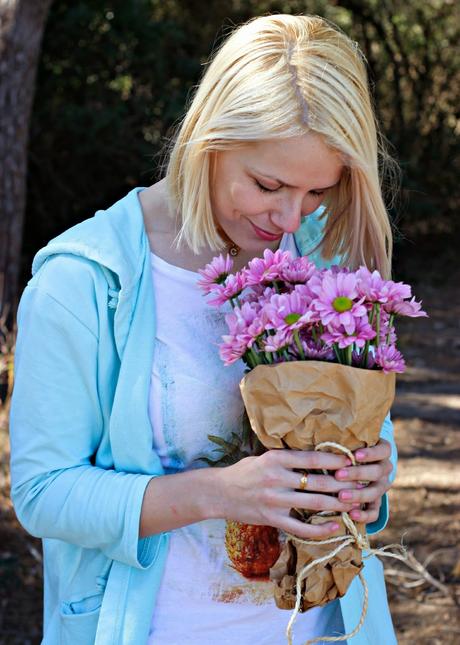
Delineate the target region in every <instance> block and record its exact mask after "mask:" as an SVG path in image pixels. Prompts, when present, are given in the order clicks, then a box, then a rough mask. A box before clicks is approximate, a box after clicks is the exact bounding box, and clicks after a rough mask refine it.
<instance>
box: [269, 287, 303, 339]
mask: <svg viewBox="0 0 460 645" xmlns="http://www.w3.org/2000/svg"><path fill="white" fill-rule="evenodd" d="M263 314H264V316H265V318H266V321H267V322H266V327H265V328H266V329H276V330H284V329H292V330H295V329H301V328H302V327H304V326H305V325H307V324H308V323H309V322H311V321H312V320H313V319H314V318H315V312H314V311H312V310H311V309H310V308H309V301H308V298H306V297H305V296H303V295H302V294H301V293H299V292H298V291H296V290H294V291H293V292H292V293H282V294H275V295H273V296H272V297H271V298H270V301H269V302H268V303H267V304H266V305H265V306H264V307H263Z"/></svg>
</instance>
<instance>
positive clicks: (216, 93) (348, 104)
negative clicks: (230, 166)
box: [166, 15, 392, 277]
mask: <svg viewBox="0 0 460 645" xmlns="http://www.w3.org/2000/svg"><path fill="white" fill-rule="evenodd" d="M307 132H313V133H316V134H318V135H321V136H322V137H323V140H324V141H325V143H326V144H327V145H328V146H330V147H331V148H333V149H335V150H337V151H338V152H339V153H340V154H341V157H342V159H343V162H344V166H345V168H344V171H343V173H342V178H341V180H340V182H339V184H338V185H337V186H336V187H335V188H334V189H332V190H331V191H330V192H329V193H328V195H327V199H326V200H325V202H324V205H325V207H326V209H325V212H324V214H323V216H322V217H324V218H325V226H324V235H323V239H322V242H321V252H322V255H323V257H324V258H326V259H328V258H332V257H333V256H335V255H337V254H339V255H341V256H342V260H343V264H345V265H347V266H350V267H352V268H355V267H357V266H359V265H360V264H365V265H366V266H368V267H369V268H371V269H373V268H377V269H378V270H379V271H380V272H381V273H382V274H383V275H384V276H386V277H389V275H390V273H391V254H392V231H391V225H390V222H389V218H388V214H387V211H386V208H385V204H384V201H383V197H382V187H381V176H382V170H383V169H384V167H385V166H388V165H390V167H391V158H390V157H389V155H388V154H387V152H386V151H385V148H384V145H383V142H382V137H381V135H380V133H379V130H378V127H377V123H376V119H375V115H374V111H373V109H372V104H371V99H370V95H369V88H368V81H367V73H366V65H365V61H364V58H363V55H362V54H361V52H360V50H359V48H358V45H357V43H355V42H353V41H351V40H350V39H349V38H348V37H347V36H346V35H345V34H343V33H342V32H341V31H339V30H338V29H337V28H336V27H334V26H332V25H331V24H329V23H328V22H327V21H325V20H324V19H323V18H320V17H317V16H291V15H272V16H266V17H261V18H255V19H253V20H251V21H249V22H248V23H246V24H244V25H242V26H241V27H239V28H238V29H236V30H235V31H234V32H233V33H232V34H231V35H230V37H229V38H228V39H227V40H226V41H225V42H224V43H223V45H222V46H221V47H220V49H219V50H218V51H217V53H216V54H215V55H214V57H213V59H212V61H211V63H210V64H209V66H208V67H207V70H206V73H205V74H204V76H203V79H202V81H201V83H200V84H199V86H198V88H197V90H196V93H195V95H194V98H193V101H192V102H191V105H190V107H189V109H188V111H187V114H186V115H185V117H184V119H183V121H182V123H181V125H180V128H179V130H178V133H177V136H176V138H175V142H174V144H173V147H172V149H171V151H170V155H169V162H168V166H167V172H166V178H167V185H168V190H169V194H170V197H171V198H172V201H173V204H174V208H175V209H176V211H177V212H178V213H179V214H180V216H181V229H180V233H179V236H178V243H180V242H182V241H185V242H186V243H187V244H188V246H189V247H190V248H191V249H192V250H193V251H194V252H195V253H198V252H199V249H200V248H201V247H202V246H203V245H205V244H207V245H209V246H210V247H211V248H213V249H216V250H217V249H220V248H222V244H223V242H222V239H221V237H220V236H219V234H218V232H217V229H216V226H215V223H214V219H213V214H212V209H211V198H210V180H211V176H212V170H213V163H212V159H213V156H214V155H212V154H211V153H212V152H213V151H217V150H228V149H229V148H232V147H235V146H237V145H244V144H247V143H249V142H251V141H260V140H269V139H275V138H276V139H277V138H288V137H296V136H299V135H303V134H305V133H307ZM379 166H380V167H379ZM379 171H380V172H379Z"/></svg>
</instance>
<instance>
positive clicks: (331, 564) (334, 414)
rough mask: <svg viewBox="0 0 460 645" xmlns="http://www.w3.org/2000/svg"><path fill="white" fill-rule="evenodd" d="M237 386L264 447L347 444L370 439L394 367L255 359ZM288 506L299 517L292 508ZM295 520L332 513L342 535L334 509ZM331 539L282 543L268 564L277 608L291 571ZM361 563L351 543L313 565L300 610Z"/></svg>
mask: <svg viewBox="0 0 460 645" xmlns="http://www.w3.org/2000/svg"><path fill="white" fill-rule="evenodd" d="M240 389H241V394H242V396H243V400H244V403H245V406H246V411H247V413H248V417H249V420H250V422H251V426H252V429H253V430H254V432H255V433H256V434H257V436H258V438H259V439H260V441H261V442H262V443H263V444H264V446H265V447H266V448H285V447H286V446H287V447H289V448H294V449H298V450H313V449H314V448H315V446H317V445H319V444H320V443H322V442H325V441H332V442H334V443H338V444H340V445H342V446H346V447H347V448H348V449H349V450H351V451H354V450H356V449H358V448H361V447H365V446H373V445H375V444H376V443H377V442H378V440H379V436H380V430H381V427H382V423H383V420H384V419H385V417H386V415H387V414H388V412H389V410H390V407H391V404H392V402H393V399H394V392H395V374H394V373H392V374H384V373H383V372H381V371H373V370H365V369H359V368H356V367H348V366H347V365H339V364H337V363H327V362H322V361H295V362H287V363H279V364H277V365H259V366H257V367H256V368H255V369H253V370H252V371H251V372H249V373H248V374H247V375H246V376H245V377H244V378H243V380H242V381H241V383H240ZM337 452H339V451H337ZM292 512H293V513H294V514H295V516H296V517H299V513H298V512H297V511H294V510H293V511H292ZM301 519H302V521H305V522H308V523H311V524H319V523H323V522H326V521H331V519H332V520H334V521H337V523H338V524H339V525H340V529H339V530H338V531H337V532H336V533H335V534H334V535H335V536H336V535H346V534H347V529H346V527H345V525H344V524H343V521H342V518H341V516H340V514H338V515H333V516H330V515H328V516H326V517H325V516H322V515H314V514H309V513H308V512H304V513H302V518H301ZM356 526H357V528H358V531H359V532H360V533H363V532H364V531H365V526H364V525H363V524H359V523H358V524H356ZM336 546H337V543H335V544H334V543H333V544H324V545H320V544H318V545H316V544H314V545H306V544H302V543H300V542H297V541H292V540H288V541H287V542H286V545H285V546H284V548H283V550H282V552H281V554H280V557H279V559H278V560H277V562H276V563H275V564H274V566H273V567H272V568H271V570H270V578H271V580H273V582H274V583H275V601H276V604H277V606H278V607H279V608H281V609H293V608H294V606H295V601H296V579H297V575H298V574H299V572H300V571H301V570H302V569H303V568H304V567H305V566H306V565H307V564H309V563H310V562H312V561H313V560H315V559H317V558H319V557H322V556H324V555H326V554H327V553H331V552H332V551H333V550H334V548H335V547H336ZM361 568H362V554H361V550H360V549H359V548H358V546H357V545H356V544H352V545H348V546H347V547H345V548H344V549H343V550H342V551H340V553H338V554H337V555H336V556H334V558H332V559H331V560H330V561H328V562H324V563H320V564H318V565H317V566H314V567H313V568H312V569H311V570H310V572H309V573H308V576H307V579H306V580H305V581H304V582H303V584H302V609H303V610H306V609H309V608H310V607H318V606H321V605H325V604H326V603H328V602H330V601H331V600H334V599H335V598H340V597H341V596H343V595H344V594H345V593H346V591H347V589H348V587H349V585H350V583H351V581H352V580H353V578H354V577H355V576H356V575H357V574H358V573H359V571H360V570H361Z"/></svg>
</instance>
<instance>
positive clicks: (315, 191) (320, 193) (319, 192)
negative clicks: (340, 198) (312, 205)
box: [310, 190, 324, 197]
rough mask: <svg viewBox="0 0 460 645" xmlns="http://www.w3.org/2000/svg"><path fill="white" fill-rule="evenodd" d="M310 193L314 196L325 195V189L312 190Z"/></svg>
mask: <svg viewBox="0 0 460 645" xmlns="http://www.w3.org/2000/svg"><path fill="white" fill-rule="evenodd" d="M310 194H311V195H313V196H314V197H322V196H323V195H324V190H310Z"/></svg>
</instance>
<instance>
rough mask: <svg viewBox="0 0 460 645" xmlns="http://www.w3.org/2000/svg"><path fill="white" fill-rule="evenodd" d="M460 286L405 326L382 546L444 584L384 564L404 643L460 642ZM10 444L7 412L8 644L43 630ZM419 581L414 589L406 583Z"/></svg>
mask: <svg viewBox="0 0 460 645" xmlns="http://www.w3.org/2000/svg"><path fill="white" fill-rule="evenodd" d="M459 292H460V289H459V288H458V287H454V286H442V287H437V288H433V287H428V286H426V287H419V288H417V289H416V295H417V298H422V299H423V304H424V308H425V309H426V310H427V311H428V313H429V315H430V318H429V319H415V320H409V321H405V322H403V323H401V324H400V325H399V327H398V329H399V336H400V347H401V349H402V350H403V352H404V354H405V356H406V360H407V363H408V366H409V367H408V369H407V371H406V373H405V374H404V375H401V376H400V377H399V381H398V387H397V398H396V402H395V405H394V408H393V419H394V423H395V433H396V439H397V443H398V447H399V467H398V475H397V479H396V482H395V485H394V486H393V488H392V490H391V491H390V508H391V519H390V524H389V526H388V527H387V528H386V529H385V531H383V532H382V533H380V534H379V535H378V536H377V537H376V538H375V539H374V540H373V546H382V545H385V544H389V543H392V542H399V541H400V539H401V536H402V535H403V534H404V543H405V544H406V546H407V547H408V548H409V549H410V550H411V551H412V552H413V553H414V554H415V556H416V557H417V559H418V560H419V561H420V562H426V564H427V569H428V571H429V572H430V574H431V575H433V576H434V577H435V578H436V579H437V580H439V581H440V582H441V583H442V584H443V585H444V587H445V591H440V590H439V589H438V588H436V587H435V586H433V585H432V584H428V583H426V582H424V583H423V584H419V583H418V582H417V581H416V580H412V579H408V578H407V577H403V575H402V572H403V571H406V570H405V569H404V567H402V566H399V565H398V564H396V565H395V564H393V563H392V561H385V562H384V564H385V566H386V570H387V576H386V577H387V587H388V593H389V598H390V604H391V610H392V614H393V619H394V623H395V627H396V630H397V635H398V641H399V643H400V645H413V644H414V643H417V644H418V645H428V644H430V645H438V644H443V645H447V644H452V645H453V644H454V643H459V642H460V550H459V542H460V539H459V538H460V469H459V464H460V333H459V332H460V324H459V320H460V298H459ZM8 459H9V451H8V441H7V428H6V413H5V410H0V645H35V644H36V643H39V642H40V634H41V631H40V627H41V611H42V600H41V584H42V579H41V550H40V542H39V541H38V540H36V539H34V538H31V537H30V536H28V535H27V534H26V533H25V532H24V531H23V530H22V528H21V527H20V525H19V524H18V522H17V520H16V518H15V516H14V512H13V509H12V506H11V502H10V500H9V498H8V487H9V480H8V468H7V464H8ZM408 584H409V585H411V584H412V586H409V587H407V586H406V585H408Z"/></svg>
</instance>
